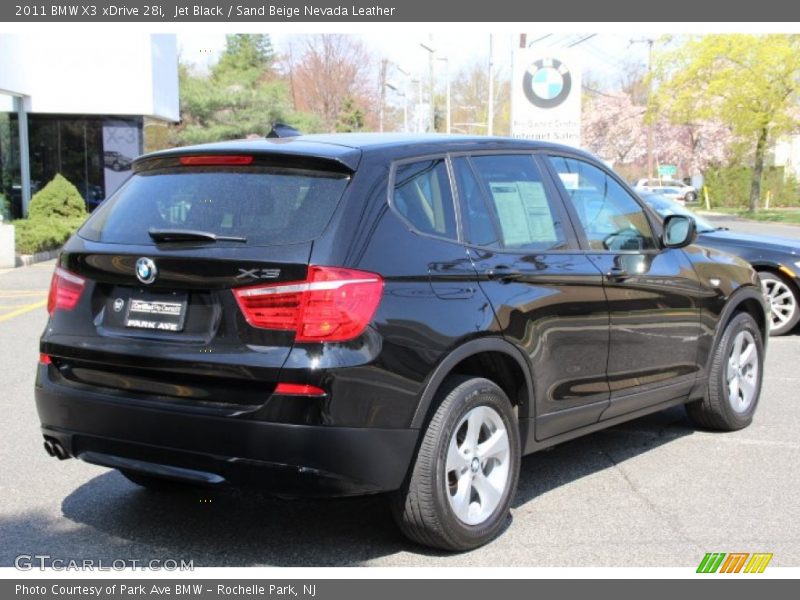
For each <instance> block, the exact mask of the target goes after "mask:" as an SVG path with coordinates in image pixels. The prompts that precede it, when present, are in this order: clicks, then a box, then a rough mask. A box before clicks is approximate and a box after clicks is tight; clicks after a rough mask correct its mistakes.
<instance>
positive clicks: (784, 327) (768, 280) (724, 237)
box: [640, 194, 800, 335]
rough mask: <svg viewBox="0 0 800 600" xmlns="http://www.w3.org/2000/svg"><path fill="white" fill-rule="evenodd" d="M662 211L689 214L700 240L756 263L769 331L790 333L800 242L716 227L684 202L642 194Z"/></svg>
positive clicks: (799, 295)
mask: <svg viewBox="0 0 800 600" xmlns="http://www.w3.org/2000/svg"><path fill="white" fill-rule="evenodd" d="M640 195H641V197H642V198H643V199H644V201H645V202H647V204H648V205H649V206H650V207H651V208H653V209H654V210H655V211H656V212H657V213H658V214H659V215H661V216H662V217H666V216H669V215H687V216H690V217H692V218H693V219H694V220H695V222H696V223H697V234H698V236H697V244H699V245H701V246H706V247H709V248H715V249H717V250H723V251H725V252H730V253H731V254H735V255H736V256H739V257H741V258H743V259H744V260H746V261H747V262H749V263H750V264H751V265H753V268H754V269H755V270H756V271H757V272H758V275H759V277H760V278H761V286H762V288H763V289H764V293H765V294H766V296H767V299H768V300H769V306H770V335H783V334H785V333H789V332H790V331H791V330H792V329H793V328H794V327H795V326H796V325H797V322H798V321H800V242H798V241H797V240H791V239H784V238H779V237H773V236H768V235H760V234H759V235H749V234H746V233H739V232H735V231H729V230H728V229H727V228H724V227H715V226H714V225H712V224H711V223H709V222H708V221H707V220H706V219H703V218H702V217H700V216H699V215H697V214H696V213H694V212H692V211H691V210H689V209H688V208H686V207H685V206H682V205H681V204H679V203H676V202H673V201H671V200H668V199H666V198H664V197H663V196H658V195H655V194H640Z"/></svg>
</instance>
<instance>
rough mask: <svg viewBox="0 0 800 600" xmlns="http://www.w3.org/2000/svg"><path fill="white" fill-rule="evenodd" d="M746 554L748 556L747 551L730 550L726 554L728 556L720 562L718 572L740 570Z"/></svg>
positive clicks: (736, 571) (735, 571)
mask: <svg viewBox="0 0 800 600" xmlns="http://www.w3.org/2000/svg"><path fill="white" fill-rule="evenodd" d="M748 556H750V553H748V552H732V553H731V554H728V558H727V559H725V562H724V563H722V569H720V573H738V572H739V571H741V570H742V567H743V566H744V563H745V561H746V560H747V557H748Z"/></svg>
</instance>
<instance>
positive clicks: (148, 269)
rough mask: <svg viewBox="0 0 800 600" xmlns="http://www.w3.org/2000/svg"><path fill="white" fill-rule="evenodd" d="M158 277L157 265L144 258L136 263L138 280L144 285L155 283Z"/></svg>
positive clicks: (151, 260)
mask: <svg viewBox="0 0 800 600" xmlns="http://www.w3.org/2000/svg"><path fill="white" fill-rule="evenodd" d="M157 275H158V269H156V263H154V262H153V259H151V258H145V257H144V256H143V257H142V258H140V259H139V260H137V261H136V278H137V279H138V280H139V281H141V282H142V283H144V284H150V283H153V282H154V281H155V280H156V276H157Z"/></svg>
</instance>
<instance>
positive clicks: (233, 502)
mask: <svg viewBox="0 0 800 600" xmlns="http://www.w3.org/2000/svg"><path fill="white" fill-rule="evenodd" d="M692 431H693V430H692V429H691V428H690V426H689V423H688V421H687V420H686V417H685V415H684V411H683V409H682V408H680V407H678V408H676V409H671V410H668V411H664V412H661V413H657V414H654V415H651V416H648V417H645V418H642V419H639V420H637V421H632V422H629V423H626V424H624V425H620V426H618V427H614V428H611V429H609V430H605V431H603V432H598V433H595V434H592V435H589V436H586V437H583V438H580V439H577V440H574V441H572V442H567V443H564V444H561V445H559V446H558V447H556V448H554V449H552V450H549V451H545V452H540V453H537V454H534V455H532V456H529V457H526V458H525V459H523V462H522V470H521V474H520V484H519V493H518V494H517V497H516V500H515V503H514V507H515V509H519V508H520V507H523V506H526V505H528V503H532V502H535V501H536V498H537V497H538V496H540V495H542V494H544V493H546V492H548V491H549V490H553V489H555V488H559V487H561V486H565V485H569V484H570V483H572V482H574V481H577V480H579V479H581V478H583V477H586V476H588V475H592V474H594V473H597V472H599V471H602V470H604V469H607V468H611V467H614V466H615V465H618V464H620V463H623V462H624V461H625V460H627V459H629V458H632V457H634V456H637V455H639V454H641V453H643V452H648V451H650V450H652V449H654V448H656V447H658V446H660V445H662V444H667V443H669V442H671V441H673V440H676V439H678V438H680V437H682V436H685V435H689V434H691V433H692ZM61 510H62V514H63V516H64V517H66V519H67V520H69V521H71V522H72V524H70V523H66V522H58V521H57V520H51V521H50V522H49V524H42V523H39V520H37V519H33V518H31V523H29V524H28V525H25V523H21V522H18V520H10V521H8V520H7V521H5V522H0V536H2V537H3V538H4V539H12V538H11V537H7V536H6V533H9V534H11V533H13V532H14V531H17V530H19V529H20V528H21V527H31V529H32V531H31V534H30V535H27V536H24V537H26V538H27V539H29V540H31V543H32V544H33V546H32V549H34V550H36V551H37V552H47V551H48V549H49V548H51V547H57V548H61V549H64V548H69V549H74V550H71V551H72V552H73V553H74V554H75V555H76V557H79V558H81V559H83V558H95V559H97V558H102V559H103V560H105V561H109V562H110V561H112V560H115V559H128V560H131V559H137V560H149V559H152V558H157V559H162V560H163V559H166V558H171V559H176V560H178V561H180V560H181V559H183V560H187V561H188V560H193V563H194V566H195V567H199V566H209V567H216V566H255V565H267V566H359V565H364V564H368V563H369V562H370V561H372V560H375V559H379V558H381V557H385V556H390V555H393V554H398V553H401V552H412V553H415V554H423V555H429V556H431V557H446V556H447V553H443V552H436V551H431V550H429V549H426V548H423V547H420V546H417V545H415V544H413V543H411V542H409V541H407V540H406V539H405V538H404V537H403V536H402V535H401V534H400V532H399V531H398V529H397V528H396V526H395V525H394V523H393V521H392V519H391V515H390V511H389V507H388V502H387V501H386V498H385V497H381V496H372V497H361V498H344V499H335V500H329V499H326V500H308V499H303V500H282V499H275V498H270V497H269V496H266V495H263V494H261V493H257V492H253V491H236V490H227V491H222V490H211V491H208V492H206V491H191V492H186V493H183V492H181V493H177V494H175V493H173V494H168V493H157V492H150V491H147V490H144V489H142V488H139V487H137V486H135V485H134V484H132V483H130V482H128V481H127V480H126V479H125V478H124V477H122V475H120V474H119V473H117V472H115V471H109V472H108V473H104V474H102V475H99V476H97V477H95V478H93V479H91V480H89V481H87V482H86V483H85V484H83V485H81V486H80V487H78V488H77V489H75V491H74V492H72V493H71V494H70V495H69V496H67V497H66V498H65V499H64V500H63V502H62V504H61ZM32 517H33V516H32ZM34 521H36V522H35V523H34ZM75 524H77V525H79V526H78V527H76V526H75ZM82 526H86V527H82ZM33 530H35V531H33ZM15 535H17V536H19V533H16V534H15ZM65 538H66V539H65ZM70 538H72V539H70ZM15 539H19V537H17V538H15ZM7 560H9V559H8V558H6V560H4V561H2V562H6V561H7Z"/></svg>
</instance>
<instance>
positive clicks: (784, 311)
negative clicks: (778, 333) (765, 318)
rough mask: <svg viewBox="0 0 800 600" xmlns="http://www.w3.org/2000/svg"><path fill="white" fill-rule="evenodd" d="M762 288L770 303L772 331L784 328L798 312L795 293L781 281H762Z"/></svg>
mask: <svg viewBox="0 0 800 600" xmlns="http://www.w3.org/2000/svg"><path fill="white" fill-rule="evenodd" d="M761 288H762V289H763V290H764V295H765V296H766V297H767V300H768V301H769V308H770V329H778V328H780V327H783V326H784V325H785V324H786V323H788V322H789V321H790V320H791V319H792V317H793V316H794V314H795V311H797V299H796V298H795V297H794V293H792V290H791V288H789V286H788V285H786V284H785V283H784V282H783V281H780V280H779V279H762V280H761Z"/></svg>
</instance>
